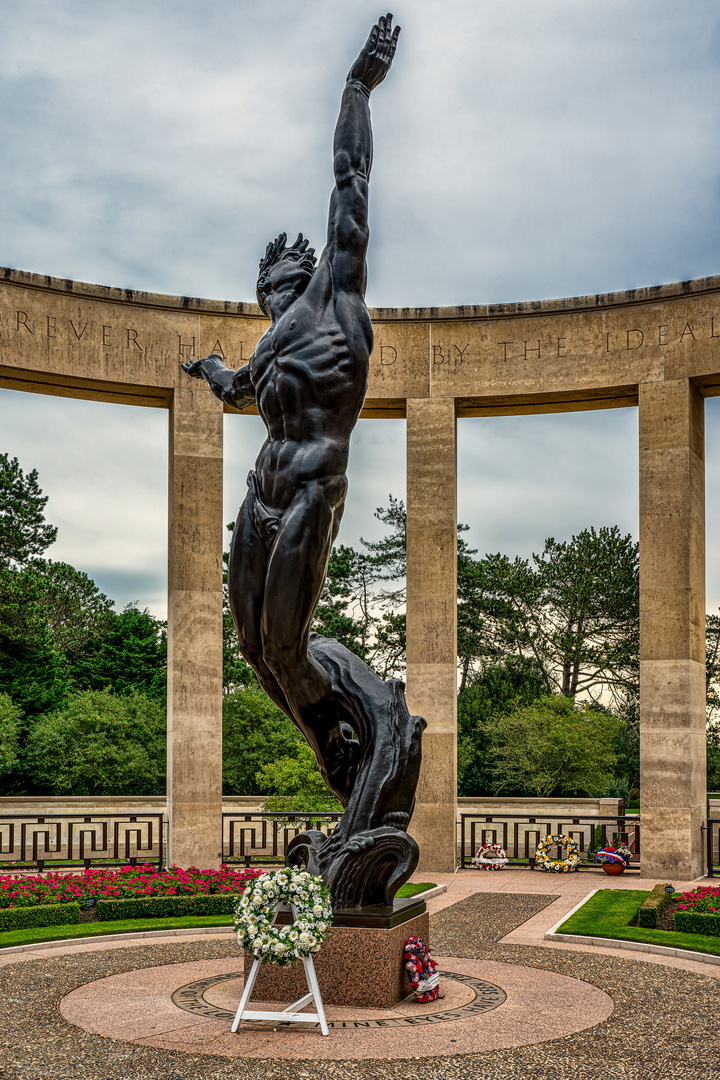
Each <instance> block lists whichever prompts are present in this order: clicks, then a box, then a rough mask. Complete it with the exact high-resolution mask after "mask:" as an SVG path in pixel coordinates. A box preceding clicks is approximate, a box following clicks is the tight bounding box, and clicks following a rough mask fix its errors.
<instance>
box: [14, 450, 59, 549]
mask: <svg viewBox="0 0 720 1080" xmlns="http://www.w3.org/2000/svg"><path fill="white" fill-rule="evenodd" d="M47 501H48V497H47V495H43V493H42V491H41V489H40V485H39V484H38V474H37V469H33V470H32V472H29V473H28V474H27V476H26V475H25V474H24V473H23V471H22V469H21V468H20V464H19V462H18V459H17V458H10V457H9V456H8V455H7V454H0V568H5V569H7V568H10V567H13V566H20V567H23V566H26V565H27V564H28V563H29V562H30V560H31V559H33V558H36V557H37V556H38V555H42V553H43V551H45V549H46V548H48V547H50V545H51V544H52V543H54V541H55V538H56V537H57V529H56V528H55V527H54V526H53V525H48V524H47V523H46V522H45V517H44V514H43V510H44V509H45V504H46V503H47Z"/></svg>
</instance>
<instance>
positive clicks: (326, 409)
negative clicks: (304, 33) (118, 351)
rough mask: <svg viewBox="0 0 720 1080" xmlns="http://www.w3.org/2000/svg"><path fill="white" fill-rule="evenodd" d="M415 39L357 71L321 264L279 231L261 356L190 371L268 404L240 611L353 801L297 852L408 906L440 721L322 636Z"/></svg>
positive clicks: (371, 54) (248, 512)
mask: <svg viewBox="0 0 720 1080" xmlns="http://www.w3.org/2000/svg"><path fill="white" fill-rule="evenodd" d="M399 32H400V27H396V28H395V29H394V30H393V28H392V15H389V14H388V15H387V16H384V17H381V18H379V19H378V22H377V24H376V25H375V26H374V27H373V28H372V30H371V32H370V36H369V37H368V40H367V42H366V44H365V47H364V48H363V50H362V51H361V53H360V55H359V56H358V58H357V60H356V61H355V63H354V64H353V66H352V68H351V69H350V73H349V75H348V77H347V83H346V86H345V90H344V91H343V97H342V104H341V107H340V116H339V119H338V122H337V127H336V129H335V139H334V173H335V187H334V188H333V192H332V195H331V197H330V213H329V220H328V234H327V243H326V245H325V248H324V250H323V252H322V254H321V256H320V259H319V261H318V263H317V267H316V266H315V256H314V250H313V249H312V248H310V247H309V246H308V241H307V240H305V239H304V238H303V236H302V234H300V235H299V236H298V238H297V240H296V241H295V243H294V244H292V245H291V246H290V247H288V246H286V241H287V237H286V235H285V234H284V233H283V234H281V235H280V236H278V238H277V239H276V240H275V241H274V242H273V243H271V244H268V247H267V250H266V252H265V257H264V258H263V259H262V261H261V262H260V272H259V276H258V282H257V298H258V303H259V304H260V307H261V308H262V309H263V311H264V312H265V314H266V315H268V316H269V318H270V327H269V329H268V330H267V331H266V332H265V334H263V336H262V338H261V339H260V341H259V342H258V345H257V348H256V349H255V352H254V354H253V356H252V358H251V359H250V360H249V361H248V363H247V364H245V365H244V366H243V367H241V368H240V369H239V370H237V371H231V370H229V369H228V368H227V367H226V366H225V364H224V363H223V362H222V360H221V358H220V357H219V356H217V355H216V354H213V355H211V356H208V357H207V358H206V359H203V360H196V361H194V362H192V363H187V364H183V365H182V366H183V368H184V370H185V371H186V372H187V373H188V374H189V375H192V376H194V377H196V378H203V379H205V381H206V383H207V384H208V386H209V387H210V389H211V390H212V392H213V393H214V394H216V395H217V396H218V397H219V398H221V399H222V400H223V401H225V402H227V403H228V404H230V405H232V406H234V407H235V408H238V409H243V408H246V407H247V406H248V405H251V404H253V403H257V407H258V411H259V413H260V415H261V417H262V419H263V421H264V422H265V426H266V428H267V433H268V434H267V439H266V441H265V443H264V445H263V447H262V449H261V451H260V454H259V456H258V459H257V461H256V463H255V469H254V470H253V471H251V472H250V474H249V476H248V493H247V495H246V497H245V501H244V502H243V504H242V506H241V508H240V512H239V514H238V518H237V523H236V526H235V530H234V533H233V538H232V545H231V548H230V558H229V563H228V587H229V599H230V607H231V609H232V613H233V618H234V620H235V625H236V627H237V633H238V638H239V640H240V648H241V651H242V654H243V656H244V657H245V659H246V660H247V661H248V663H249V664H251V665H252V667H253V669H254V670H255V672H256V674H257V677H258V680H259V682H260V684H261V686H262V687H263V688H264V690H265V691H266V693H267V694H268V696H269V697H270V698H272V700H273V701H274V702H275V704H276V705H278V706H279V707H280V708H281V709H282V711H283V712H284V713H285V714H286V715H287V716H288V717H289V718H290V719H291V720H292V721H293V723H295V724H296V725H297V727H298V728H299V729H300V731H302V733H303V735H304V736H305V738H306V739H307V741H308V743H309V744H310V746H311V747H312V749H313V751H314V753H315V756H316V758H317V761H318V764H319V766H320V769H321V771H322V774H323V777H324V779H325V782H326V783H327V785H328V787H329V788H330V789H331V790H332V791H333V792H335V794H336V795H337V796H338V798H339V799H340V800H341V802H342V804H343V806H345V807H346V810H345V813H344V814H343V817H342V820H341V822H340V823H339V825H338V827H337V829H336V830H335V832H334V833H333V835H332V837H330V838H328V837H326V836H324V835H323V834H322V833H320V832H319V831H317V830H310V831H308V832H306V833H303V834H302V835H301V836H298V837H296V838H295V840H294V841H293V843H292V844H291V846H290V849H289V851H288V853H287V861H288V862H290V863H299V862H301V861H302V862H304V863H305V864H306V865H307V866H308V869H310V870H311V871H312V872H315V873H320V874H322V876H323V878H324V880H325V881H326V883H327V885H328V887H329V888H330V890H331V892H332V893H333V898H334V903H335V907H336V908H353V907H366V906H372V905H377V904H384V905H387V904H390V903H392V898H393V896H394V894H395V892H396V890H397V889H398V888H399V886H400V885H401V884H402V883H403V882H404V881H406V880H407V878H408V877H409V876H410V875H411V873H412V871H413V870H414V868H415V866H416V865H417V860H418V850H417V844H416V843H415V841H414V840H412V839H411V838H410V837H409V836H408V835H407V825H408V822H409V820H410V816H411V814H412V809H413V804H414V800H415V788H416V786H417V780H418V773H419V769H420V740H421V734H422V730H423V728H424V727H425V721H424V720H422V718H420V717H411V716H410V715H409V713H408V710H407V706H406V704H405V699H404V693H403V691H404V686H403V684H402V683H400V682H398V681H397V680H389V681H388V682H383V681H382V680H381V679H379V678H378V677H377V676H376V675H375V674H374V673H373V672H372V671H371V670H370V668H368V667H367V665H365V664H364V663H363V662H362V661H361V660H360V659H359V658H358V657H357V656H355V655H354V654H352V653H350V652H349V651H348V650H347V649H345V648H344V647H343V646H342V645H340V644H338V642H336V641H331V640H327V639H325V638H323V637H321V636H320V635H318V634H311V633H310V623H311V620H312V617H313V614H314V612H315V608H316V606H317V603H318V600H319V597H320V592H321V590H322V587H323V582H324V580H325V575H326V572H327V563H328V558H329V555H330V550H331V548H332V545H333V542H334V540H335V537H336V536H337V532H338V528H339V526H340V519H341V517H342V513H343V506H344V502H345V494H346V491H347V477H346V469H347V462H348V454H349V449H350V435H351V433H352V430H353V428H354V427H355V424H356V423H357V419H358V416H359V415H360V410H361V408H362V405H363V401H364V399H365V393H366V390H367V380H368V366H369V359H370V353H371V351H372V345H373V333H372V326H371V324H370V316H369V314H368V310H367V307H366V305H365V298H364V297H365V286H366V266H365V254H366V251H367V244H368V236H369V233H368V180H369V176H370V167H371V163H372V132H371V126H370V108H369V98H370V93H371V91H372V90H374V89H375V87H377V86H379V84H380V83H381V82H382V81H383V79H384V78H385V76H386V75H387V73H388V71H389V70H390V65H391V63H392V59H393V56H394V55H395V49H396V46H397V40H398V34H399Z"/></svg>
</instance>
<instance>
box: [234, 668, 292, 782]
mask: <svg viewBox="0 0 720 1080" xmlns="http://www.w3.org/2000/svg"><path fill="white" fill-rule="evenodd" d="M300 745H305V740H304V739H303V737H302V735H301V734H300V732H299V731H298V730H297V728H296V727H295V726H294V724H292V723H291V722H290V721H289V720H288V718H287V717H286V716H285V714H284V713H282V712H281V711H280V709H278V707H277V706H276V705H274V704H273V703H272V701H271V700H270V698H269V697H268V696H267V694H266V693H265V691H264V690H261V689H260V687H259V686H258V685H257V684H255V685H249V686H244V687H238V688H237V689H235V690H233V691H231V692H230V693H228V694H226V695H225V696H224V698H223V794H224V795H260V794H266V792H267V791H268V788H266V787H263V786H262V784H261V783H260V782H259V781H258V779H257V775H258V772H259V771H260V769H261V768H262V767H263V766H264V765H266V764H268V763H269V762H273V761H275V760H277V759H278V758H284V757H292V756H293V755H294V754H295V752H296V750H297V748H298V746H300Z"/></svg>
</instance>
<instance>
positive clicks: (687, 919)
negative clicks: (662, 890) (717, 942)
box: [673, 911, 720, 937]
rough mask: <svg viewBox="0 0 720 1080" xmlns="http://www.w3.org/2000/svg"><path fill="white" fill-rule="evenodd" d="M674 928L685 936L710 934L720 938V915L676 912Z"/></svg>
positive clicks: (701, 912) (702, 912)
mask: <svg viewBox="0 0 720 1080" xmlns="http://www.w3.org/2000/svg"><path fill="white" fill-rule="evenodd" d="M673 926H674V927H675V929H676V930H680V931H681V932H682V933H683V934H708V935H709V936H710V937H720V915H710V914H709V913H708V912H704V911H676V912H675V914H674V915H673Z"/></svg>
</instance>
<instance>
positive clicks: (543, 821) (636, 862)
mask: <svg viewBox="0 0 720 1080" xmlns="http://www.w3.org/2000/svg"><path fill="white" fill-rule="evenodd" d="M459 832H460V837H459V840H460V866H461V867H463V868H465V867H470V866H472V858H473V856H474V855H475V853H476V851H477V850H478V848H480V847H482V845H483V844H500V845H501V846H502V847H504V848H505V851H506V852H507V855H508V858H509V859H510V862H509V864H508V868H509V869H512V868H513V867H516V868H517V869H519V870H522V869H527V867H528V866H529V867H534V865H535V849H536V847H537V845H538V844H539V843H540V841H541V840H542V839H543V838H544V837H546V836H549V835H557V834H558V833H562V834H563V835H565V836H570V837H572V839H573V840H576V841H577V843H578V846H579V848H580V858H581V860H582V861H581V864H580V869H581V870H602V864H601V863H595V862H594V861H590V860H589V853H590V852H591V851H592V852H595V851H597V850H598V849H599V848H601V847H604V846H605V845H606V844H611V843H613V840H614V839H615V838H617V839H618V840H621V841H622V842H623V843H624V844H625V845H626V846H627V847H629V848H630V850H631V852H632V858H631V860H630V864H629V866H628V870H639V869H640V817H639V816H638V815H625V816H624V817H601V816H595V815H592V816H590V815H588V816H587V817H571V816H569V815H568V816H560V815H558V816H555V815H553V814H548V815H546V816H545V817H525V816H523V815H520V814H513V815H512V816H507V817H505V816H500V815H497V814H492V815H491V814H461V815H460V829H459ZM565 854H566V852H564V851H562V850H558V851H557V853H556V854H555V855H554V857H555V858H558V859H562V858H564V857H565Z"/></svg>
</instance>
